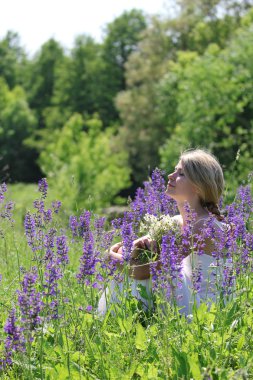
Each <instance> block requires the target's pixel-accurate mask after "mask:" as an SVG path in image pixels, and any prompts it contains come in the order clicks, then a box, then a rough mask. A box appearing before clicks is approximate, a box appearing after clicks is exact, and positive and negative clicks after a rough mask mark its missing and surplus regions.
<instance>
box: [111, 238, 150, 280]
mask: <svg viewBox="0 0 253 380" xmlns="http://www.w3.org/2000/svg"><path fill="white" fill-rule="evenodd" d="M152 243H153V242H152V241H151V240H150V239H148V237H147V236H142V237H141V238H139V239H137V240H135V241H134V244H133V250H132V252H131V257H132V258H130V270H129V275H130V277H132V278H134V279H135V280H146V279H148V278H149V277H150V265H149V264H148V263H147V264H143V265H135V260H134V257H136V254H137V253H138V249H145V248H147V247H149V248H153V244H152ZM108 258H110V259H112V260H113V261H115V262H116V265H117V267H118V269H123V266H124V258H123V255H122V242H119V243H116V244H114V245H113V246H112V247H111V248H110V250H109V255H108Z"/></svg>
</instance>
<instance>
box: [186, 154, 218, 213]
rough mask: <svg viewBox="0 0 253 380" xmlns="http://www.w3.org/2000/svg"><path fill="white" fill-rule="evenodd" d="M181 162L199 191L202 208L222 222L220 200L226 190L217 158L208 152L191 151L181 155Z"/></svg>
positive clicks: (187, 175)
mask: <svg viewBox="0 0 253 380" xmlns="http://www.w3.org/2000/svg"><path fill="white" fill-rule="evenodd" d="M180 161H181V163H182V166H183V169H184V173H185V175H186V177H187V178H188V179H189V180H190V181H191V182H192V184H193V185H194V186H195V187H196V189H197V192H198V195H199V197H200V202H201V204H202V206H203V207H206V208H207V209H208V211H210V212H211V213H213V214H215V216H216V217H217V219H219V220H222V219H223V217H222V215H221V213H220V210H219V200H220V197H221V195H222V193H223V190H224V176H223V171H222V168H221V165H220V163H219V161H218V160H217V158H216V157H215V156H214V155H213V154H212V153H210V152H208V151H207V150H204V149H191V150H186V151H184V152H183V153H182V154H181V156H180Z"/></svg>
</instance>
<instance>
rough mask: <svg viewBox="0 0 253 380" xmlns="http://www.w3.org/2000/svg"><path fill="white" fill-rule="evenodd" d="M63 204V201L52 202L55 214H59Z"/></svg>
mask: <svg viewBox="0 0 253 380" xmlns="http://www.w3.org/2000/svg"><path fill="white" fill-rule="evenodd" d="M61 205H62V203H61V202H60V201H53V202H52V208H53V210H54V213H55V214H58V212H59V210H60V208H61Z"/></svg>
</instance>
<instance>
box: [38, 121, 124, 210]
mask: <svg viewBox="0 0 253 380" xmlns="http://www.w3.org/2000/svg"><path fill="white" fill-rule="evenodd" d="M39 162H40V165H41V167H42V170H43V172H44V173H46V175H47V177H48V179H49V181H50V183H51V184H52V187H53V188H54V189H56V190H57V191H58V194H59V196H60V198H61V199H63V201H64V202H65V203H67V204H68V206H69V207H70V208H72V209H76V208H78V209H81V208H85V207H87V208H91V209H99V208H101V207H104V206H107V205H108V204H110V202H112V201H113V199H114V198H115V196H116V195H117V193H118V192H119V191H120V190H121V189H123V188H125V187H126V186H127V185H128V184H129V169H128V168H127V155H126V152H124V151H123V150H122V147H121V145H120V141H119V139H118V137H117V136H116V135H115V131H114V130H113V129H112V128H107V129H106V131H104V132H103V131H102V123H101V121H100V120H99V119H98V118H96V117H94V118H93V119H88V120H83V118H82V117H81V115H78V114H75V115H73V116H72V117H71V118H70V119H69V120H68V122H67V123H66V124H65V125H64V127H63V128H62V129H61V130H56V131H54V134H53V135H52V140H51V142H50V143H48V145H47V147H46V148H45V149H44V150H43V151H42V152H41V155H40V159H39Z"/></svg>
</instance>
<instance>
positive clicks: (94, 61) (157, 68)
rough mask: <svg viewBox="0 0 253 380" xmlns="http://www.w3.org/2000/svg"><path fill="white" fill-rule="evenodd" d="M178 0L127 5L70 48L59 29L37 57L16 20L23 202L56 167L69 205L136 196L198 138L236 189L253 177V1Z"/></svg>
mask: <svg viewBox="0 0 253 380" xmlns="http://www.w3.org/2000/svg"><path fill="white" fill-rule="evenodd" d="M175 7H176V9H177V12H176V13H173V17H172V16H170V15H169V14H164V15H161V16H160V17H157V16H156V17H155V16H152V17H147V16H146V15H145V14H144V13H143V12H142V11H140V10H136V9H133V10H131V11H127V12H124V13H123V14H122V15H121V16H119V17H117V18H116V19H114V20H113V21H112V22H111V23H109V24H108V25H107V27H106V33H105V36H104V39H103V41H102V42H101V43H98V42H96V41H95V40H94V39H93V38H92V37H90V36H88V35H80V36H78V37H77V38H76V40H75V42H74V45H73V48H72V49H70V50H68V51H67V50H64V49H63V47H62V46H61V44H60V43H59V42H57V41H56V40H54V39H50V40H49V41H47V42H46V43H45V44H43V45H42V46H41V48H40V49H39V50H38V52H37V53H36V54H35V55H34V56H33V57H28V55H27V54H26V52H25V50H24V49H23V48H22V46H21V44H20V39H19V36H18V34H17V33H16V32H15V31H9V32H8V33H7V34H6V36H5V37H4V38H2V40H0V173H1V181H2V182H3V181H5V182H7V183H10V184H12V185H11V189H12V193H13V194H15V193H16V197H18V198H19V201H20V200H21V201H22V202H23V203H24V204H25V202H26V198H27V197H29V195H30V193H31V191H30V190H31V189H32V187H33V186H34V185H33V184H34V183H35V182H37V181H38V180H39V179H40V178H42V177H47V179H48V181H49V185H50V188H51V191H52V193H53V194H54V195H55V196H56V197H57V198H58V199H60V200H61V201H63V203H64V205H65V208H66V209H68V210H69V211H70V212H71V211H72V210H76V209H82V208H89V209H91V210H94V211H96V212H97V211H102V210H104V209H105V208H108V207H109V206H110V205H126V204H127V197H129V196H130V197H133V195H134V193H135V190H136V188H137V187H139V186H140V185H141V184H142V182H143V181H144V180H147V178H148V176H149V175H150V174H151V172H152V170H153V169H154V168H155V167H160V168H162V169H164V170H165V173H168V172H170V171H171V170H172V169H173V168H174V165H175V164H176V163H177V160H178V156H179V154H180V152H181V151H182V150H184V149H187V148H192V147H206V148H208V149H210V150H211V151H212V152H213V153H214V154H215V155H216V156H217V157H218V158H219V160H220V162H221V164H222V166H223V168H224V172H225V178H226V184H227V185H226V186H227V188H226V194H227V196H228V198H231V199H232V197H233V194H234V193H235V191H236V188H237V186H238V185H240V184H245V183H247V182H248V181H249V180H250V172H252V168H253V155H252V152H253V86H252V84H253V1H250V0H245V1H244V0H243V1H233V0H202V1H201V0H175ZM34 188H35V187H34ZM13 194H11V195H13ZM14 198H15V197H14ZM12 199H13V196H12ZM14 200H15V199H14ZM29 202H30V199H29Z"/></svg>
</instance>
